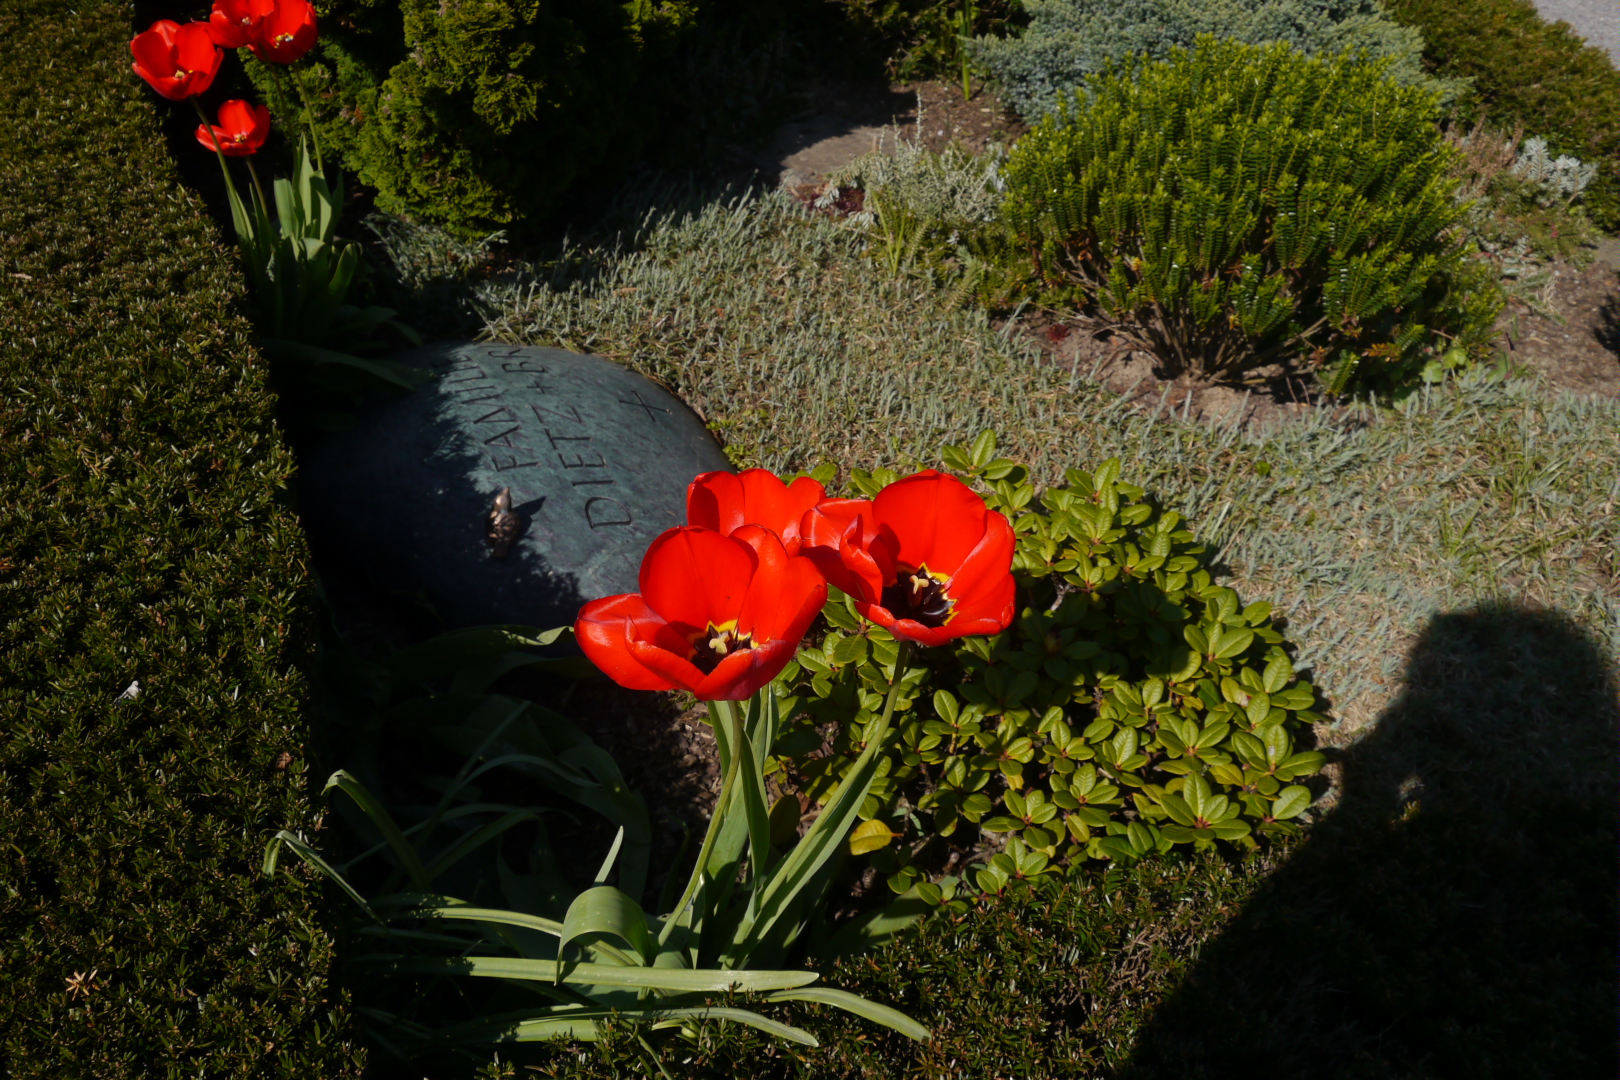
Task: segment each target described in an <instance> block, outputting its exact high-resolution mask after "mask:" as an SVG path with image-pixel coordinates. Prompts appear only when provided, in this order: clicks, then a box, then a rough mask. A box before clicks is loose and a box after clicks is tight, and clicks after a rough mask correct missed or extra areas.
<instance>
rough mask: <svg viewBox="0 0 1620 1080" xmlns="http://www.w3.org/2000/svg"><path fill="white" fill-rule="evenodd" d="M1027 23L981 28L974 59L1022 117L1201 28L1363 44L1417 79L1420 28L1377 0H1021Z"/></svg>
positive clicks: (1235, 35) (1394, 70) (1253, 37)
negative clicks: (1393, 16)
mask: <svg viewBox="0 0 1620 1080" xmlns="http://www.w3.org/2000/svg"><path fill="white" fill-rule="evenodd" d="M1026 6H1027V8H1028V10H1029V13H1030V22H1029V28H1028V29H1027V30H1025V31H1024V32H1023V33H1022V34H1020V35H1018V36H1014V37H1007V38H996V37H980V38H978V39H977V41H976V42H975V45H974V52H975V55H976V59H977V61H978V62H979V63H980V64H981V65H983V67H985V68H986V69H987V70H988V71H989V72H990V74H991V77H992V78H993V79H994V81H995V82H996V84H997V86H998V87H999V88H1000V90H1001V93H1002V96H1003V98H1004V99H1005V100H1006V101H1007V102H1008V103H1009V104H1010V105H1012V106H1013V108H1015V109H1017V110H1018V112H1019V113H1020V114H1021V115H1022V116H1023V117H1024V118H1025V119H1027V120H1030V121H1035V120H1038V119H1040V118H1042V117H1044V116H1047V115H1050V114H1051V113H1054V112H1056V111H1058V110H1059V109H1061V108H1062V107H1063V106H1064V105H1065V104H1066V103H1067V102H1068V101H1069V100H1070V99H1071V98H1072V96H1073V92H1074V90H1075V88H1076V87H1079V86H1080V85H1082V84H1083V83H1085V82H1086V81H1087V80H1088V79H1090V78H1091V77H1092V76H1094V75H1098V74H1101V73H1102V72H1103V71H1104V70H1105V69H1106V68H1107V67H1108V66H1109V65H1110V64H1113V63H1117V62H1118V61H1120V60H1123V59H1124V58H1125V57H1127V56H1145V57H1148V58H1151V59H1155V60H1162V59H1164V58H1166V57H1168V56H1169V55H1170V51H1171V50H1172V49H1176V48H1183V49H1186V48H1191V47H1192V45H1193V43H1194V42H1195V41H1196V40H1197V39H1198V37H1199V36H1200V35H1203V34H1213V35H1214V36H1216V37H1219V38H1229V39H1232V40H1235V41H1242V42H1245V43H1247V44H1250V45H1259V44H1266V43H1269V42H1283V43H1285V44H1288V45H1292V46H1293V47H1294V48H1296V49H1299V50H1300V51H1301V52H1304V53H1307V54H1313V55H1314V54H1316V53H1336V52H1346V51H1349V52H1358V51H1363V52H1365V53H1366V54H1367V55H1368V56H1369V57H1372V58H1374V59H1387V60H1388V61H1389V62H1390V74H1391V75H1392V76H1394V77H1395V78H1396V79H1397V80H1398V81H1400V82H1401V83H1402V84H1405V85H1412V84H1416V83H1419V82H1423V81H1425V80H1424V75H1423V69H1422V67H1421V65H1420V63H1419V53H1420V51H1421V49H1422V47H1423V40H1422V38H1421V37H1420V36H1419V35H1418V34H1417V33H1416V32H1414V31H1413V30H1411V29H1408V28H1406V27H1403V26H1400V25H1398V24H1396V23H1395V22H1393V21H1391V20H1390V18H1389V17H1388V16H1387V15H1386V14H1385V13H1384V10H1383V8H1382V7H1381V6H1380V4H1379V3H1378V0H1029V2H1028V3H1027V5H1026Z"/></svg>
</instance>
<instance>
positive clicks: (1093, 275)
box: [1004, 38, 1500, 392]
mask: <svg viewBox="0 0 1620 1080" xmlns="http://www.w3.org/2000/svg"><path fill="white" fill-rule="evenodd" d="M1092 89H1093V93H1092V95H1091V97H1090V98H1089V99H1085V98H1080V99H1079V100H1078V101H1077V104H1076V105H1075V107H1074V108H1073V109H1072V110H1067V111H1065V112H1064V113H1063V114H1060V115H1055V116H1052V117H1049V118H1048V119H1047V120H1045V121H1043V122H1042V123H1041V125H1040V126H1038V127H1037V128H1035V129H1034V130H1033V131H1031V132H1030V133H1029V134H1028V135H1026V136H1025V137H1024V138H1023V139H1022V140H1020V141H1019V144H1018V146H1017V147H1016V148H1015V149H1014V151H1013V153H1012V155H1011V156H1010V157H1009V158H1008V161H1007V164H1006V167H1005V169H1004V174H1005V176H1006V180H1007V188H1008V193H1007V201H1006V204H1005V207H1004V215H1005V220H1006V222H1007V224H1008V225H1009V226H1010V227H1011V229H1012V230H1013V231H1014V232H1015V233H1017V234H1018V236H1019V237H1020V239H1021V241H1022V244H1021V246H1022V247H1023V248H1024V250H1026V251H1028V252H1029V254H1030V256H1031V257H1032V259H1033V269H1034V273H1035V276H1036V278H1037V279H1038V281H1039V284H1040V287H1041V288H1042V289H1044V291H1045V295H1046V296H1047V297H1048V298H1049V300H1050V301H1051V302H1054V303H1058V302H1063V301H1064V300H1067V301H1068V302H1070V303H1073V304H1075V305H1077V306H1079V307H1080V308H1081V309H1082V310H1083V311H1084V312H1085V313H1086V314H1088V315H1092V316H1093V317H1094V318H1095V319H1096V320H1097V321H1098V322H1100V323H1101V324H1102V325H1105V326H1108V327H1110V328H1113V329H1115V330H1116V331H1117V332H1118V333H1120V334H1121V335H1122V336H1123V337H1124V338H1125V339H1126V340H1128V341H1131V342H1133V343H1134V344H1136V346H1137V347H1138V348H1143V349H1146V350H1148V351H1151V352H1152V353H1154V354H1155V355H1156V356H1157V357H1158V358H1159V359H1160V361H1161V362H1162V363H1164V364H1165V365H1166V366H1167V367H1169V368H1170V369H1172V370H1174V371H1187V372H1190V373H1192V374H1194V375H1198V376H1203V377H1221V376H1230V375H1232V374H1236V373H1240V372H1242V371H1244V370H1246V369H1250V368H1253V367H1256V366H1259V365H1261V364H1265V363H1268V362H1270V361H1273V360H1280V359H1283V358H1285V357H1289V358H1297V359H1299V360H1301V361H1303V363H1304V365H1305V366H1307V367H1309V368H1311V369H1314V370H1318V371H1320V372H1321V373H1322V375H1323V377H1324V382H1325V383H1326V385H1327V388H1328V389H1329V390H1330V391H1332V392H1339V391H1342V390H1344V389H1345V388H1346V387H1347V386H1349V385H1350V384H1351V382H1352V381H1353V380H1359V381H1360V382H1362V383H1364V384H1370V385H1374V386H1390V387H1399V386H1401V385H1403V384H1407V383H1410V382H1411V381H1413V380H1414V379H1415V378H1416V377H1417V376H1418V375H1419V374H1420V373H1421V374H1423V375H1425V376H1426V377H1429V378H1434V377H1437V376H1438V374H1439V373H1440V372H1442V371H1444V370H1445V369H1446V368H1451V367H1460V366H1462V365H1464V364H1466V363H1467V361H1468V358H1469V356H1470V354H1471V353H1482V352H1483V351H1484V350H1485V348H1486V335H1487V333H1488V328H1489V326H1490V323H1491V320H1492V319H1493V318H1494V316H1495V313H1496V311H1497V310H1498V307H1499V303H1500V301H1499V300H1498V299H1497V298H1496V297H1495V294H1494V293H1493V292H1492V291H1491V290H1490V289H1489V287H1488V285H1486V284H1484V283H1479V282H1475V281H1473V280H1472V279H1471V278H1469V276H1468V275H1469V269H1468V264H1467V262H1466V259H1465V254H1466V253H1465V248H1464V245H1463V243H1462V242H1461V241H1460V240H1459V239H1458V238H1457V236H1456V234H1455V230H1454V229H1453V226H1455V225H1456V224H1457V222H1458V221H1459V220H1460V219H1461V217H1462V216H1463V213H1464V208H1463V207H1462V206H1461V205H1459V203H1458V201H1457V200H1456V199H1455V198H1454V197H1453V188H1454V183H1453V181H1452V179H1451V178H1450V177H1449V176H1448V171H1449V170H1450V168H1451V166H1452V162H1453V159H1454V154H1455V151H1453V150H1452V149H1451V148H1450V147H1448V146H1447V145H1446V144H1445V142H1444V141H1443V140H1442V138H1441V136H1440V133H1439V131H1438V130H1437V128H1436V127H1435V123H1434V122H1435V118H1436V109H1437V106H1436V100H1435V97H1434V95H1433V94H1432V93H1431V92H1429V91H1426V90H1421V89H1418V88H1414V87H1406V86H1401V85H1399V84H1398V83H1396V82H1395V81H1393V80H1392V79H1390V78H1388V76H1387V64H1385V63H1377V64H1368V63H1363V62H1361V61H1360V60H1358V59H1355V58H1351V57H1345V56H1340V57H1334V58H1327V59H1323V58H1312V57H1307V56H1304V55H1302V54H1300V53H1299V52H1297V51H1295V50H1293V49H1290V48H1289V47H1288V46H1286V45H1271V46H1266V47H1258V46H1250V45H1243V44H1240V43H1237V42H1221V41H1215V40H1214V39H1211V38H1204V39H1201V40H1200V42H1199V44H1198V46H1197V48H1196V49H1195V50H1193V51H1192V52H1190V53H1189V52H1183V51H1180V50H1177V51H1176V52H1175V53H1174V54H1173V55H1172V58H1171V59H1170V60H1168V61H1165V62H1161V63H1144V62H1141V61H1138V60H1134V59H1133V60H1128V61H1126V62H1125V63H1123V64H1122V65H1120V66H1119V67H1118V68H1116V69H1113V70H1111V71H1110V72H1109V73H1108V74H1106V75H1105V76H1102V77H1100V78H1098V79H1097V80H1095V81H1094V82H1093V83H1092ZM1482 286H1483V291H1481V287H1482Z"/></svg>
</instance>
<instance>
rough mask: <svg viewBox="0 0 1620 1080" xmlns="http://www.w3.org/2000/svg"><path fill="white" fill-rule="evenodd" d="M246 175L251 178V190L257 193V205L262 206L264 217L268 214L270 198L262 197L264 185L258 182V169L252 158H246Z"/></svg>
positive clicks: (267, 216)
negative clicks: (254, 165)
mask: <svg viewBox="0 0 1620 1080" xmlns="http://www.w3.org/2000/svg"><path fill="white" fill-rule="evenodd" d="M247 167H248V175H249V176H251V177H252V178H253V190H254V191H257V192H258V193H259V205H260V206H262V207H263V208H264V215H265V217H266V219H268V218H269V216H270V200H269V199H266V198H265V197H264V185H263V184H261V183H259V170H258V169H255V168H254V167H253V159H252V158H248V159H247Z"/></svg>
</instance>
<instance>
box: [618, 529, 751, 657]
mask: <svg viewBox="0 0 1620 1080" xmlns="http://www.w3.org/2000/svg"><path fill="white" fill-rule="evenodd" d="M758 563H759V556H758V555H756V554H755V552H754V549H753V548H752V547H750V546H749V545H748V544H747V543H745V542H743V541H742V540H733V539H732V538H730V537H728V536H722V535H721V534H719V533H717V532H714V531H713V530H710V529H701V528H694V527H692V526H684V527H679V528H674V529H669V530H667V531H666V532H664V533H662V534H660V535H659V536H658V538H657V539H655V540H654V541H653V542H652V544H651V545H649V546H648V548H647V554H646V556H645V557H644V558H643V559H642V560H641V595H642V596H644V597H645V598H646V600H647V603H648V605H649V606H650V607H651V608H652V609H653V610H654V611H656V612H658V614H660V615H661V616H663V617H664V619H665V620H667V621H668V622H670V623H672V624H674V625H675V626H676V627H677V629H680V630H682V631H683V632H685V631H687V630H691V631H701V630H703V629H705V628H706V627H708V626H710V625H714V626H724V625H726V624H727V623H730V622H732V621H734V620H735V619H736V618H737V615H738V612H739V611H740V610H741V609H742V603H743V598H744V597H746V596H747V594H748V586H749V584H750V582H751V581H752V579H753V577H754V568H755V567H756V566H757V565H758Z"/></svg>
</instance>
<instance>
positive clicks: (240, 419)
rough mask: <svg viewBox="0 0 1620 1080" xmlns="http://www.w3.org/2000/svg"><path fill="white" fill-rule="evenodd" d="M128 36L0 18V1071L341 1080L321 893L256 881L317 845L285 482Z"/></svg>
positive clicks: (218, 271)
mask: <svg viewBox="0 0 1620 1080" xmlns="http://www.w3.org/2000/svg"><path fill="white" fill-rule="evenodd" d="M131 27H132V13H131V11H130V9H129V7H128V6H127V5H124V4H118V3H99V2H98V3H87V4H80V5H78V6H77V7H76V9H73V10H70V9H68V8H66V7H64V6H62V5H60V4H55V3H48V2H34V0H18V2H16V3H10V4H7V5H6V6H5V8H4V10H3V11H0V69H3V70H5V71H7V72H21V71H24V70H32V71H35V72H36V75H37V73H38V71H39V69H40V62H39V58H40V57H41V56H42V55H46V54H49V55H50V56H51V58H52V59H51V62H50V66H49V71H50V74H49V77H48V78H47V79H45V80H43V81H42V80H40V79H38V78H22V77H15V76H13V77H8V78H7V79H5V80H4V85H3V88H0V118H3V119H0V132H3V135H0V139H3V149H0V263H3V268H4V273H3V274H0V717H3V718H4V722H3V726H0V836H3V837H4V841H3V843H0V934H3V937H4V940H5V944H4V946H0V989H3V993H0V1068H3V1069H4V1071H5V1072H6V1073H7V1074H8V1075H10V1076H15V1077H31V1076H39V1077H45V1076H51V1077H65V1076H96V1077H146V1076H154V1075H170V1076H180V1075H196V1074H197V1073H198V1072H199V1071H204V1072H206V1073H207V1074H208V1075H211V1076H267V1075H274V1076H281V1075H285V1076H308V1075H311V1074H316V1075H320V1076H323V1077H341V1076H356V1075H358V1074H359V1071H360V1068H361V1066H362V1064H363V1061H364V1052H363V1049H362V1047H361V1045H360V1043H359V1040H358V1038H357V1032H356V1030H355V1027H354V1025H353V1021H352V1019H351V1017H350V1016H349V1015H348V1013H347V1011H346V1002H345V997H344V994H343V992H342V991H341V989H340V988H339V987H338V986H337V985H335V983H334V982H333V963H334V941H333V937H332V934H331V931H330V929H329V927H328V924H327V923H326V921H325V918H324V915H323V910H322V905H321V895H320V890H319V888H318V887H317V888H312V887H311V886H310V884H309V881H310V879H308V878H307V877H303V876H297V877H286V878H283V879H281V880H280V881H278V882H276V883H274V884H267V883H264V882H261V881H259V880H257V879H256V874H255V871H256V869H257V862H258V857H259V855H260V854H261V853H262V850H263V838H264V835H265V831H266V830H273V829H274V828H279V827H293V828H298V829H303V830H309V831H312V830H314V829H316V828H317V827H318V826H319V823H320V814H319V812H318V811H317V810H316V809H315V807H314V806H313V805H312V804H311V800H310V797H309V792H308V791H307V790H306V788H305V763H306V761H307V759H308V751H307V744H308V741H309V731H308V728H307V727H306V720H305V716H304V713H303V705H304V701H305V697H306V693H305V690H306V688H305V683H304V679H303V677H302V676H301V675H300V673H299V670H298V668H297V666H296V663H297V661H298V658H299V657H300V655H301V653H302V651H303V650H304V648H305V646H306V644H307V642H308V640H309V635H308V631H309V628H310V623H311V616H312V603H311V596H310V593H309V588H308V583H309V578H308V573H307V558H308V556H307V553H306V548H305V545H304V540H303V537H302V535H301V533H300V532H299V530H298V527H297V524H296V522H295V519H294V516H293V514H292V512H291V511H290V509H289V508H288V505H287V502H286V497H287V496H286V485H287V481H288V477H289V475H290V473H291V470H292V461H291V456H290V454H288V452H287V451H286V450H285V449H284V448H283V447H282V445H281V442H280V436H279V433H278V431H277V429H276V425H275V422H274V410H275V399H274V397H273V396H272V395H271V393H270V392H269V390H268V388H267V386H266V379H265V375H266V372H265V366H264V362H263V359H262V357H260V356H259V355H258V354H257V353H256V352H255V350H254V349H253V348H252V347H251V346H250V344H249V326H248V323H247V321H246V320H245V319H244V318H243V314H242V311H243V302H244V293H245V286H244V281H243V278H242V276H241V274H240V273H239V272H238V271H237V269H236V268H235V259H234V254H235V253H234V251H233V250H232V249H231V248H229V247H228V246H226V244H225V242H224V240H223V238H222V236H221V234H220V233H219V231H218V230H217V228H216V225H215V223H214V222H212V221H210V220H209V219H208V218H207V217H206V216H205V214H204V213H203V209H202V206H201V203H200V201H199V200H198V198H197V197H196V196H195V195H194V194H193V193H191V192H189V191H187V190H186V189H185V188H184V187H182V186H181V184H180V183H179V181H178V178H177V175H176V170H175V166H174V163H173V161H172V160H171V159H170V156H169V147H168V146H167V144H166V143H165V141H164V139H163V137H162V135H161V132H160V129H159V126H158V120H157V116H156V111H155V109H154V107H153V105H152V103H151V101H150V100H149V96H148V95H145V94H144V93H143V90H144V88H141V87H140V86H139V84H138V83H136V82H135V80H134V79H133V78H132V77H131V75H130V72H129V65H130V54H129V38H130V35H131V33H132V29H131ZM283 753H286V754H287V755H288V757H287V758H286V759H285V760H282V759H281V755H282V754H283ZM278 761H281V766H280V767H278V764H277V763H278Z"/></svg>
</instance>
